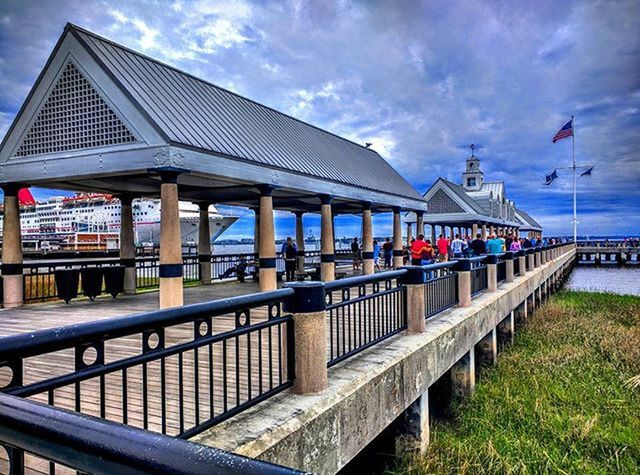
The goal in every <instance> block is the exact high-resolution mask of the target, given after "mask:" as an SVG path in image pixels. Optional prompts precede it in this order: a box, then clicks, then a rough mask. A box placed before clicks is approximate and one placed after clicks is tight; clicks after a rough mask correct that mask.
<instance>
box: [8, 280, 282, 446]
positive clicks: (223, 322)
mask: <svg viewBox="0 0 640 475" xmlns="http://www.w3.org/2000/svg"><path fill="white" fill-rule="evenodd" d="M292 292H293V291H292V290H291V289H280V290H276V291H273V292H264V293H260V294H253V295H247V296H240V297H234V298H230V299H225V300H218V301H214V302H207V303H202V304H196V305H189V306H185V307H179V308H173V309H167V310H160V311H155V312H148V313H143V314H138V315H132V316H127V317H119V318H112V319H107V320H101V321H95V322H89V323H83V324H79V325H71V326H68V327H62V328H54V329H49V330H43V331H38V332H35V333H30V334H20V335H15V336H9V337H4V338H3V339H2V345H1V346H0V367H8V368H10V370H11V372H12V378H11V380H10V381H9V382H8V384H6V385H5V386H4V387H2V388H0V390H2V391H3V392H5V393H7V394H12V395H16V396H20V397H28V398H32V399H34V400H37V401H40V402H43V403H47V404H50V405H54V406H57V407H62V408H65V409H70V410H73V411H76V412H82V413H85V414H89V415H93V416H96V417H100V418H103V419H109V420H112V421H116V422H120V423H122V424H125V425H131V426H134V427H139V428H142V429H148V430H151V431H154V432H160V433H163V434H168V435H173V436H179V437H185V438H187V437H190V436H192V435H194V434H196V433H198V432H201V431H202V430H205V429H206V428H208V427H211V426H213V425H215V424H216V423H219V422H221V421H223V420H225V419H227V418H229V417H231V416H233V415H234V414H237V413H239V412H240V411H242V410H244V409H246V408H248V407H251V406H253V405H254V404H256V403H258V402H260V401H262V400H264V399H266V398H268V397H270V396H271V395H273V394H275V393H277V392H279V391H282V390H283V389H285V388H287V387H289V386H290V385H291V383H292V379H293V326H292V317H291V315H284V314H283V313H282V310H281V308H282V306H281V303H282V301H283V299H284V298H285V297H287V296H289V295H291V294H292Z"/></svg>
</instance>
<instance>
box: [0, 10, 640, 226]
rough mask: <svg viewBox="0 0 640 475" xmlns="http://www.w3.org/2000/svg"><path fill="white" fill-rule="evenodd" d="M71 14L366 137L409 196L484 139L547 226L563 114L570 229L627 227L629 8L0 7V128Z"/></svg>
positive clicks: (632, 198)
mask: <svg viewBox="0 0 640 475" xmlns="http://www.w3.org/2000/svg"><path fill="white" fill-rule="evenodd" d="M66 21H72V22H75V23H78V24H80V25H81V26H84V27H86V28H89V29H91V30H94V31H96V32H97V33H99V34H102V35H105V36H107V37H109V38H112V39H114V40H115V41H118V42H121V43H123V44H125V45H127V46H129V47H132V48H134V49H136V50H140V51H142V52H144V53H146V54H149V55H151V56H154V57H157V58H159V59H161V60H163V61H166V62H169V63H171V64H173V65H175V66H177V67H179V68H182V69H185V70H187V71H189V72H191V73H193V74H196V75H197V76H200V77H203V78H206V79H208V80H211V81H213V82H215V83H217V84H219V85H221V86H223V87H228V88H230V89H233V90H234V91H237V92H239V93H241V94H243V95H246V96H249V97H251V98H253V99H255V100H258V101H260V102H263V103H265V104H267V105H270V106H272V107H275V108H276V109H279V110H282V111H284V112H287V113H290V114H292V115H294V116H296V117H300V118H301V119H303V120H307V121H309V122H312V123H314V124H316V125H319V126H322V127H324V128H327V129H329V130H331V131H333V132H336V133H338V134H341V135H344V136H346V137H348V138H351V139H353V140H356V141H358V142H365V141H367V142H373V144H374V148H376V149H377V150H378V151H380V152H381V153H382V154H383V155H384V156H385V157H386V158H387V159H388V160H389V161H390V162H391V163H392V164H393V165H394V166H395V167H396V168H397V169H398V170H399V171H400V172H401V173H402V174H403V175H404V176H405V177H406V178H407V179H408V180H409V181H410V182H411V183H413V184H414V185H415V186H416V188H418V189H419V190H424V189H426V188H427V187H428V186H430V185H431V183H433V181H434V180H435V179H436V178H437V177H438V176H444V177H447V178H450V179H453V180H458V179H459V177H460V172H461V169H462V166H463V163H464V158H465V157H466V155H467V150H466V144H470V143H476V144H482V147H481V148H480V149H479V151H478V155H479V156H480V157H481V159H482V164H483V168H484V170H485V174H486V177H487V178H488V179H490V180H494V179H500V180H505V181H506V182H507V190H508V193H509V195H510V197H511V198H512V199H514V200H515V202H516V203H517V204H518V205H519V206H522V207H524V208H526V209H528V210H529V211H530V212H531V213H532V214H533V215H534V216H536V217H537V218H538V219H539V220H540V221H541V222H542V223H543V224H544V225H545V226H546V227H547V229H548V230H549V232H551V233H555V232H566V233H568V232H569V231H570V219H571V216H570V215H571V181H570V179H569V177H568V176H567V175H566V174H561V180H559V181H557V183H555V184H554V185H553V186H552V187H545V186H544V185H543V184H542V182H543V178H544V174H545V173H547V172H549V171H550V170H552V169H553V168H554V167H556V166H566V165H567V164H568V163H569V162H570V157H571V143H570V140H565V141H561V142H559V143H557V144H552V143H551V137H552V136H553V134H554V133H555V132H556V130H557V129H558V128H559V127H560V126H561V125H562V124H563V123H564V122H566V120H568V118H569V116H570V115H572V114H575V115H576V133H577V139H576V155H577V157H578V159H579V161H581V162H584V163H593V164H595V165H596V170H595V171H594V174H593V176H592V177H590V178H583V179H580V182H579V189H580V196H579V201H580V205H581V210H583V214H584V217H583V218H581V225H582V226H583V227H584V228H585V229H586V230H587V231H588V232H589V233H592V234H595V233H602V232H608V231H611V230H613V229H618V230H620V231H621V232H627V233H630V232H636V233H637V232H638V228H639V225H640V218H639V214H638V213H637V212H636V207H637V204H636V203H637V202H638V200H639V199H640V191H639V190H640V187H639V186H638V182H639V181H640V155H639V153H638V149H639V147H640V139H639V138H638V128H639V126H640V41H639V39H640V38H639V36H640V33H639V32H640V3H638V2H636V1H633V0H631V1H617V2H599V1H581V2H571V1H569V2H563V3H562V7H561V8H559V5H558V3H557V2H554V1H540V2H528V3H526V2H520V3H517V4H514V3H513V2H507V1H504V2H500V1H498V2H493V1H491V2H490V1H461V0H459V1H452V2H404V1H400V2H363V1H336V2H302V1H293V0H292V1H289V2H255V3H251V2H245V1H243V0H236V1H226V2H205V1H175V2H160V1H145V2H127V1H109V2H107V1H104V2H95V1H87V2H75V1H71V0H69V1H67V2H65V1H60V2H29V1H27V2H25V1H8V2H7V1H5V2H3V3H2V4H1V5H0V135H1V134H2V131H3V130H6V128H7V127H8V125H9V123H10V120H11V119H12V117H13V115H14V114H15V112H16V111H17V109H18V108H19V106H20V104H21V102H22V101H23V99H24V97H25V96H26V94H27V92H28V90H29V88H30V86H31V84H33V82H34V80H35V78H36V76H37V74H38V72H39V70H40V68H41V67H42V66H43V64H44V62H45V61H46V58H47V56H48V54H49V52H50V51H51V49H52V47H53V45H54V43H55V41H56V39H57V37H58V36H59V34H60V33H61V31H62V27H63V26H64V24H65V22H66ZM244 219H246V220H249V219H250V218H249V217H247V218H244ZM287 222H288V221H287V220H286V219H285V218H283V221H282V223H283V224H282V226H290V225H289V224H285V223H287ZM356 225H357V223H356V224H354V225H353V226H356ZM283 229H284V228H283ZM287 229H288V228H287Z"/></svg>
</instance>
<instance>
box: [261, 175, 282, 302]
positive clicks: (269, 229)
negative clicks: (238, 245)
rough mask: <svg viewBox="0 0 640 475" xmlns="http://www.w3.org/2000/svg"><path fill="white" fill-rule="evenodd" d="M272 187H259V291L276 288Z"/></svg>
mask: <svg viewBox="0 0 640 475" xmlns="http://www.w3.org/2000/svg"><path fill="white" fill-rule="evenodd" d="M272 193H273V187H272V186H270V185H263V186H261V187H260V247H259V249H260V251H259V252H260V261H259V266H260V269H259V275H260V291H261V292H265V291H269V290H276V289H277V288H278V282H277V274H276V236H275V229H274V225H273V197H272V196H271V194H272Z"/></svg>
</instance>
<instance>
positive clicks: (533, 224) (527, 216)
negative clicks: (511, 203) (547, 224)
mask: <svg viewBox="0 0 640 475" xmlns="http://www.w3.org/2000/svg"><path fill="white" fill-rule="evenodd" d="M516 214H518V215H519V216H520V217H521V218H522V219H523V220H524V223H523V224H528V225H529V226H531V227H534V228H539V229H542V225H541V224H540V223H538V222H537V221H536V220H535V219H533V217H532V216H531V215H530V214H529V213H527V212H526V211H523V210H521V209H519V208H516Z"/></svg>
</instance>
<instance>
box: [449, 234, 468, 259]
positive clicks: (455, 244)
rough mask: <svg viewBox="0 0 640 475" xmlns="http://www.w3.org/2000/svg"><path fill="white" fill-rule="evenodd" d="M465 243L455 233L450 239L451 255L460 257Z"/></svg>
mask: <svg viewBox="0 0 640 475" xmlns="http://www.w3.org/2000/svg"><path fill="white" fill-rule="evenodd" d="M466 247H467V244H466V243H465V242H464V241H463V240H462V239H460V235H459V234H456V235H455V238H454V239H453V241H451V255H452V256H453V258H454V259H455V258H457V257H462V253H463V252H464V250H465V248H466Z"/></svg>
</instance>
